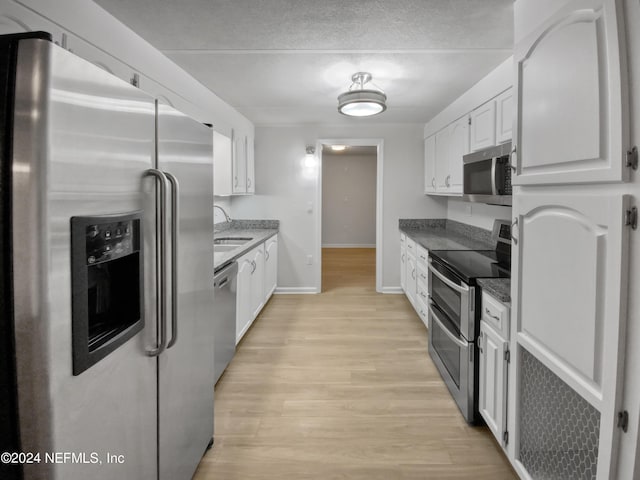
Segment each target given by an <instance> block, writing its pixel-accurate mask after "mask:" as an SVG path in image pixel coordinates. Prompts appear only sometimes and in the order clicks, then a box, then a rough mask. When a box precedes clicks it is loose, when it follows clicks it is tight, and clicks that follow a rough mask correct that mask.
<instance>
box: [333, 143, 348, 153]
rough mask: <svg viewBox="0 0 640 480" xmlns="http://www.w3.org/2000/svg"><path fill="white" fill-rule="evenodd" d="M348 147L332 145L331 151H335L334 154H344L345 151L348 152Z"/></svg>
mask: <svg viewBox="0 0 640 480" xmlns="http://www.w3.org/2000/svg"><path fill="white" fill-rule="evenodd" d="M346 149H347V146H346V145H331V150H333V151H334V152H342V151H343V150H346Z"/></svg>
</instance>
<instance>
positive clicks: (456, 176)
mask: <svg viewBox="0 0 640 480" xmlns="http://www.w3.org/2000/svg"><path fill="white" fill-rule="evenodd" d="M467 153H469V117H467V116H466V115H465V116H464V117H462V118H460V119H458V120H456V121H455V122H453V123H452V124H451V125H450V126H449V162H448V165H447V170H448V172H447V174H448V179H447V180H446V184H447V187H448V193H451V194H462V157H463V156H464V155H466V154H467Z"/></svg>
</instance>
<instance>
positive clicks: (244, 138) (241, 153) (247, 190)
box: [213, 130, 255, 196]
mask: <svg viewBox="0 0 640 480" xmlns="http://www.w3.org/2000/svg"><path fill="white" fill-rule="evenodd" d="M253 150H254V147H253V137H251V136H249V135H237V134H236V132H235V131H233V130H232V131H231V138H229V137H227V136H226V135H223V134H221V133H220V132H214V134H213V185H214V187H213V194H214V195H223V196H226V195H246V194H252V193H254V192H255V168H254V152H253Z"/></svg>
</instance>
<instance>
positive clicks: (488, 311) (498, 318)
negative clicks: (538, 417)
mask: <svg viewBox="0 0 640 480" xmlns="http://www.w3.org/2000/svg"><path fill="white" fill-rule="evenodd" d="M484 313H486V314H487V315H488V316H489V318H493V319H494V320H495V321H496V322H499V321H500V317H496V316H495V315H493V314H492V313H491V310H489V309H488V308H485V309H484Z"/></svg>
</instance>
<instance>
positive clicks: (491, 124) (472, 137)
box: [469, 100, 496, 152]
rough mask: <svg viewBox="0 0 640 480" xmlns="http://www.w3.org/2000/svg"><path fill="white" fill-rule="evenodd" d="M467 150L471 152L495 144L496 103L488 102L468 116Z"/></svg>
mask: <svg viewBox="0 0 640 480" xmlns="http://www.w3.org/2000/svg"><path fill="white" fill-rule="evenodd" d="M469 120H470V121H469V126H470V131H469V148H470V150H471V151H472V152H475V151H478V150H482V149H483V148H487V147H493V146H494V145H495V144H496V102H495V100H490V101H488V102H487V103H485V104H483V105H480V106H479V107H478V108H476V109H475V110H473V111H472V112H471V113H470V114H469Z"/></svg>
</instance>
